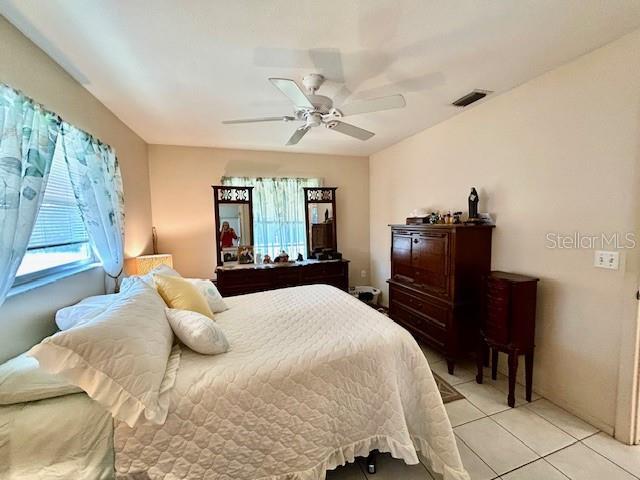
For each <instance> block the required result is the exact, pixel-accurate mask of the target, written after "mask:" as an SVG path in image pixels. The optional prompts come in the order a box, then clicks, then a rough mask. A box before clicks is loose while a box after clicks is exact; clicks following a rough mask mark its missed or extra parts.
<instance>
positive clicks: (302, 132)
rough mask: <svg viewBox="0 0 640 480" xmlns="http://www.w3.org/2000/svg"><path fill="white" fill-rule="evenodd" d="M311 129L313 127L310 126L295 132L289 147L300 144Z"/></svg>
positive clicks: (288, 143)
mask: <svg viewBox="0 0 640 480" xmlns="http://www.w3.org/2000/svg"><path fill="white" fill-rule="evenodd" d="M310 129H311V127H309V126H308V125H305V126H304V127H300V128H298V129H297V130H296V131H295V132H293V135H291V138H290V139H289V141H288V142H287V145H295V144H296V143H298V142H299V141H300V139H301V138H302V137H304V136H305V135H306V134H307V132H308V131H309V130H310Z"/></svg>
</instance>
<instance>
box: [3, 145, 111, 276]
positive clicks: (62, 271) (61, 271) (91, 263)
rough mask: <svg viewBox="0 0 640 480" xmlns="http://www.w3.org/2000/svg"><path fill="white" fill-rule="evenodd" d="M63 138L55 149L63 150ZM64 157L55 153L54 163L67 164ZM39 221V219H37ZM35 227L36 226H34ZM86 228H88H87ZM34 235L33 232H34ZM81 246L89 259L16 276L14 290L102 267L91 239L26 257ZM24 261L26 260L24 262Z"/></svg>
mask: <svg viewBox="0 0 640 480" xmlns="http://www.w3.org/2000/svg"><path fill="white" fill-rule="evenodd" d="M61 142H62V138H61V137H60V136H58V141H57V142H56V146H55V149H61V148H62V143H61ZM57 155H60V157H58V158H56V156H57ZM62 155H64V154H63V153H61V152H60V153H58V152H54V158H53V159H52V162H53V161H62V162H64V163H65V164H66V162H65V160H64V157H63V156H62ZM47 188H48V185H47V186H45V192H46V189H47ZM36 221H37V218H36ZM34 226H35V225H34ZM85 228H86V227H85ZM32 235H33V232H32ZM80 244H83V245H84V244H86V245H87V247H88V249H89V257H87V258H84V259H82V260H76V261H71V262H67V263H63V264H59V265H54V266H52V267H47V268H43V269H41V270H36V271H33V272H29V273H24V274H22V275H16V278H15V279H14V281H13V285H12V288H16V287H24V286H25V285H28V284H31V283H33V284H36V283H37V284H40V283H47V280H48V279H51V280H57V279H59V278H61V277H64V276H68V275H73V274H74V273H78V272H79V271H82V270H86V269H88V268H90V267H95V266H98V265H100V262H99V260H98V258H97V257H96V255H95V252H94V251H93V248H92V247H91V242H90V240H89V239H87V240H86V241H69V242H62V243H58V244H51V245H45V246H41V247H36V248H32V249H29V248H28V249H27V252H25V255H26V254H27V253H28V252H29V250H38V249H40V248H55V247H64V246H68V245H80ZM22 261H24V258H23V260H22Z"/></svg>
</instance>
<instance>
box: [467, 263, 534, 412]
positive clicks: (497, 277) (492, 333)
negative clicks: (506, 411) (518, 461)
mask: <svg viewBox="0 0 640 480" xmlns="http://www.w3.org/2000/svg"><path fill="white" fill-rule="evenodd" d="M537 284H538V279H537V278H534V277H529V276H525V275H518V274H515V273H506V272H498V271H494V272H491V274H489V276H488V277H487V280H486V292H485V294H484V306H483V315H482V325H481V328H480V336H479V341H478V355H477V363H478V374H477V376H476V382H478V383H482V376H483V367H484V359H485V358H487V356H488V351H489V349H491V353H492V354H491V378H493V379H494V380H495V379H496V377H497V373H498V352H504V353H506V354H508V355H509V396H508V397H507V403H508V404H509V406H510V407H514V406H515V402H516V399H515V386H516V374H517V371H518V356H519V355H524V358H525V377H526V399H527V401H529V402H530V401H531V392H532V384H533V349H534V338H535V325H536V290H537Z"/></svg>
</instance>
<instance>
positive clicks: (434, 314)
mask: <svg viewBox="0 0 640 480" xmlns="http://www.w3.org/2000/svg"><path fill="white" fill-rule="evenodd" d="M392 289H393V293H392V298H393V300H394V301H396V302H398V303H399V304H401V305H402V306H404V307H405V308H408V309H410V310H413V311H415V313H417V314H419V315H420V316H422V317H424V318H425V319H426V320H427V321H429V322H430V323H433V324H434V325H435V326H437V327H439V328H443V329H444V328H446V327H447V323H448V318H449V310H450V308H449V307H447V306H446V305H441V304H439V303H436V302H434V301H432V300H429V299H428V297H427V296H426V295H419V294H414V293H412V292H411V291H410V290H408V289H402V288H401V287H392Z"/></svg>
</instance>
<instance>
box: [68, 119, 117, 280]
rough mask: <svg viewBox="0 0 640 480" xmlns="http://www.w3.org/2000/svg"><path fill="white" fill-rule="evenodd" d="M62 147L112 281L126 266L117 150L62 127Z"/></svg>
mask: <svg viewBox="0 0 640 480" xmlns="http://www.w3.org/2000/svg"><path fill="white" fill-rule="evenodd" d="M62 145H63V147H64V157H65V161H66V162H67V165H68V167H69V176H70V178H71V185H72V186H73V192H74V195H75V197H76V199H77V200H78V207H79V208H80V214H81V215H82V220H83V222H84V225H85V228H86V229H87V232H88V233H89V238H90V241H91V246H92V247H93V250H94V252H95V254H96V256H97V257H98V258H99V259H100V261H101V262H102V266H103V268H104V270H105V272H106V273H107V275H109V276H110V277H111V278H114V279H116V281H117V278H118V277H119V276H120V275H121V274H122V268H123V265H124V194H123V190H122V176H121V173H120V166H119V165H118V159H117V158H116V155H115V152H114V151H113V149H112V148H111V147H110V146H108V145H105V144H103V143H101V142H100V141H98V140H96V139H95V138H93V137H91V136H90V135H88V134H87V133H85V132H83V131H82V130H80V129H78V128H76V127H74V126H72V125H69V124H68V123H66V122H63V124H62Z"/></svg>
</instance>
